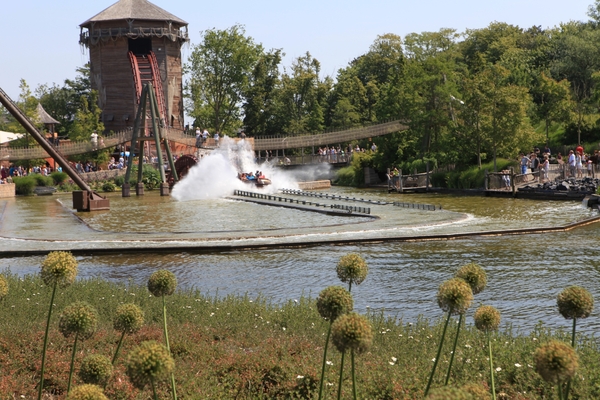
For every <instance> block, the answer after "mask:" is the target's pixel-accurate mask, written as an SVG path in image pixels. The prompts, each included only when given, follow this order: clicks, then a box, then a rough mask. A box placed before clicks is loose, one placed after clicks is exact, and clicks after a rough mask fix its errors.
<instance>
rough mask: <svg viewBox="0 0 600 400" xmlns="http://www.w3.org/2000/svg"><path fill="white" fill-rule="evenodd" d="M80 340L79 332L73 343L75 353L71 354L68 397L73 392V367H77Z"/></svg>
mask: <svg viewBox="0 0 600 400" xmlns="http://www.w3.org/2000/svg"><path fill="white" fill-rule="evenodd" d="M78 338H79V332H77V333H76V334H75V342H74V343H73V352H72V353H71V367H70V368H69V382H68V383H67V397H69V392H70V391H71V380H72V378H73V367H74V366H75V354H76V353H77V339H78Z"/></svg>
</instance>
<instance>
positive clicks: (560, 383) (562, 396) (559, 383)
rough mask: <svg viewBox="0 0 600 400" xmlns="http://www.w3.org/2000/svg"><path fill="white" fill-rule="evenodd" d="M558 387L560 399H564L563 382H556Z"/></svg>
mask: <svg viewBox="0 0 600 400" xmlns="http://www.w3.org/2000/svg"><path fill="white" fill-rule="evenodd" d="M556 387H557V388H558V399H559V400H564V398H565V397H564V393H563V389H562V382H558V383H557V384H556Z"/></svg>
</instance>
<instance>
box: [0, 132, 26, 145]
mask: <svg viewBox="0 0 600 400" xmlns="http://www.w3.org/2000/svg"><path fill="white" fill-rule="evenodd" d="M23 135H25V134H24V133H14V132H5V131H0V144H1V143H6V142H10V141H11V140H15V139H19V138H20V137H23Z"/></svg>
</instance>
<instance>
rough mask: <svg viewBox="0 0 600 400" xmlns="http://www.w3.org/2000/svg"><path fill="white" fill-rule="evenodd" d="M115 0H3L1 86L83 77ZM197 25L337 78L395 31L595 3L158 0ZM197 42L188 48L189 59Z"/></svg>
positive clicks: (14, 89)
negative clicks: (91, 32)
mask: <svg viewBox="0 0 600 400" xmlns="http://www.w3.org/2000/svg"><path fill="white" fill-rule="evenodd" d="M114 2H115V0H94V1H81V0H58V1H56V2H52V1H48V0H21V1H10V2H8V1H5V2H4V3H5V4H3V5H2V8H1V10H2V15H1V17H2V28H3V29H2V35H0V52H1V53H0V54H1V55H0V88H2V89H4V91H6V92H7V93H8V94H9V96H11V97H13V98H14V99H16V98H17V97H18V95H19V93H20V91H19V80H20V79H21V78H23V79H25V80H26V81H27V83H28V84H29V85H30V86H31V88H32V89H35V87H37V86H38V85H39V84H44V83H47V84H52V83H57V84H58V85H59V86H62V84H63V83H64V80H65V79H72V78H74V77H75V75H76V73H75V69H76V68H77V67H79V66H82V65H84V64H85V63H86V62H87V61H88V54H87V52H86V51H83V50H82V49H81V48H80V46H79V44H78V40H79V24H80V23H82V22H84V21H85V20H87V19H88V18H90V17H92V16H94V15H96V14H97V13H99V12H100V11H102V10H103V9H105V8H106V7H108V6H110V5H111V4H113V3H114ZM152 2H153V3H154V4H156V5H157V6H159V7H162V8H164V9H165V10H167V11H169V12H170V13H172V14H174V15H176V16H177V17H179V18H181V19H183V20H185V21H187V22H188V24H189V33H190V39H191V40H190V42H191V44H192V45H193V44H198V43H199V41H200V32H201V31H203V30H206V29H212V28H217V29H226V28H228V27H230V26H232V25H234V24H236V23H239V24H242V25H244V26H245V27H246V34H247V35H249V36H251V37H253V38H254V40H255V41H256V42H258V43H262V44H263V46H264V47H265V48H266V49H270V48H282V49H283V51H284V52H285V53H286V57H285V58H284V60H283V66H289V65H291V63H292V60H293V59H295V58H296V57H298V56H301V55H303V54H304V53H305V52H306V51H309V52H310V53H311V54H312V55H313V56H314V57H315V58H316V59H317V60H319V61H320V62H321V66H322V73H323V74H325V75H331V76H334V77H335V75H336V72H337V70H338V69H340V68H343V67H345V66H346V65H347V64H348V63H349V62H350V61H351V60H352V59H354V58H355V57H357V56H360V55H361V54H364V53H365V52H367V51H368V48H369V46H370V45H371V43H372V42H373V41H374V39H375V38H376V37H377V35H382V34H385V33H395V34H398V35H400V36H402V37H404V36H405V35H406V34H408V33H412V32H417V33H420V32H425V31H438V30H439V29H441V28H454V29H456V30H457V31H458V32H464V31H465V29H467V28H468V29H477V28H484V27H486V26H488V25H489V24H490V22H493V21H499V22H506V23H509V24H513V25H518V26H520V27H522V28H528V27H531V26H533V25H541V26H542V27H543V28H548V27H554V26H557V25H559V24H560V23H561V22H568V21H570V20H578V21H586V20H588V17H587V15H586V13H587V9H588V6H589V5H591V4H592V3H593V0H569V1H566V0H563V1H558V0H497V1H489V0H479V1H475V0H455V1H440V0H421V1H414V0H413V1H403V0H396V1H385V0H371V1H356V0H346V1H338V0H329V1H328V0H321V1H315V0H304V1H295V2H291V1H288V2H285V1H267V0H255V1H247V0H246V1H239V0H219V1H198V0H195V1H191V0H170V1H167V0H154V1H152ZM190 51H191V47H187V48H184V49H183V57H184V58H183V59H184V60H187V57H188V56H189V54H190Z"/></svg>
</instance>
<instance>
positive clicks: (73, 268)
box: [42, 251, 77, 287]
mask: <svg viewBox="0 0 600 400" xmlns="http://www.w3.org/2000/svg"><path fill="white" fill-rule="evenodd" d="M76 276H77V260H76V259H75V257H73V254H71V253H69V252H67V251H53V252H51V253H49V254H48V255H47V256H46V258H44V261H42V280H43V281H44V283H45V284H46V285H48V286H54V284H55V283H56V284H58V286H61V287H66V286H69V285H70V284H72V283H73V282H75V277H76Z"/></svg>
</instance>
